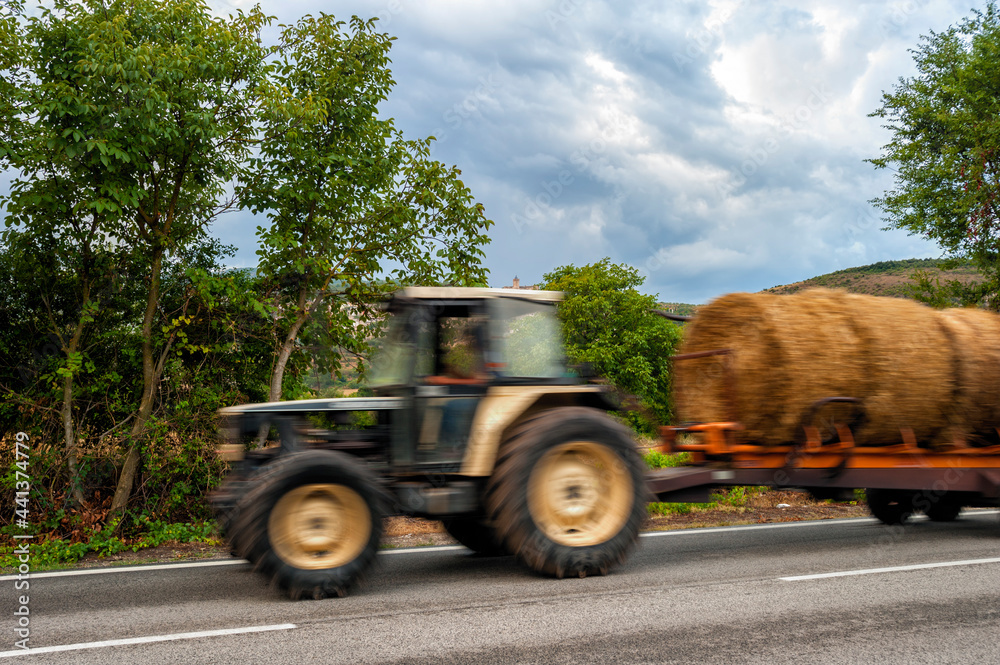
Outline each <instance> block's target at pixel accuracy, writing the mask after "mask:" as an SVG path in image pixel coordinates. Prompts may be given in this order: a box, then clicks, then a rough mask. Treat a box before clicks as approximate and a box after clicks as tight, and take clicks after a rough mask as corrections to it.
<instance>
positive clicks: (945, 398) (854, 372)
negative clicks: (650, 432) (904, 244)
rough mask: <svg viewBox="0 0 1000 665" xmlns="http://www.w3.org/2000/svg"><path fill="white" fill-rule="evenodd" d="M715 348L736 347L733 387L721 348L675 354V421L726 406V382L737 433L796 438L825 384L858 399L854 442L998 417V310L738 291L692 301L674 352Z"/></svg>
mask: <svg viewBox="0 0 1000 665" xmlns="http://www.w3.org/2000/svg"><path fill="white" fill-rule="evenodd" d="M720 348H728V349H731V350H732V352H733V355H732V366H733V368H734V370H735V389H734V390H732V389H730V388H729V387H727V379H726V374H725V372H724V371H723V360H722V358H720V357H712V358H704V359H697V360H687V361H680V362H678V363H676V366H675V370H674V377H675V390H676V404H677V409H678V413H679V415H680V419H681V421H699V422H705V421H720V420H729V419H731V418H733V416H734V413H733V408H732V407H731V406H730V404H731V398H730V392H729V391H730V390H732V392H734V393H735V415H736V416H737V417H738V419H739V420H740V421H741V422H742V423H743V424H744V425H745V426H746V432H745V435H744V436H745V439H746V440H749V441H754V442H757V443H761V444H764V445H773V444H779V443H786V442H789V441H792V440H794V439H795V436H796V434H797V429H798V426H799V424H800V422H801V420H802V417H803V415H804V414H805V413H806V412H807V410H808V409H809V407H810V406H811V405H812V404H813V403H815V402H816V401H817V400H820V399H822V398H825V397H832V396H842V397H854V398H857V399H859V400H861V401H862V402H863V403H864V405H865V408H866V410H867V412H868V416H869V420H868V424H867V425H866V426H865V427H864V428H863V429H861V430H860V431H859V432H858V433H857V439H858V443H859V445H886V444H892V443H898V442H900V440H901V439H900V428H904V427H906V428H910V429H912V430H913V432H914V434H915V436H916V438H917V440H918V441H919V442H921V444H922V445H926V446H929V447H936V446H939V445H942V444H945V443H949V442H951V441H953V440H954V439H955V437H956V436H958V437H964V436H966V435H969V434H975V433H979V432H984V431H988V430H990V428H992V427H995V426H996V425H998V424H1000V412H998V411H997V409H996V408H994V407H993V406H992V405H995V404H1000V318H998V317H996V316H995V315H992V314H988V313H985V312H976V311H968V310H963V311H954V312H948V313H942V312H938V311H936V310H933V309H931V308H929V307H926V306H923V305H920V304H918V303H915V302H912V301H907V300H900V299H897V298H878V297H873V296H861V295H854V294H848V293H846V292H843V291H832V290H828V289H811V290H808V291H802V292H798V293H795V294H792V295H787V296H776V295H773V294H747V293H738V294H731V295H728V296H723V297H722V298H719V299H718V300H716V301H714V302H712V303H711V304H709V305H706V306H705V307H702V308H701V309H700V310H699V312H698V315H697V317H696V318H695V320H694V321H692V323H691V324H689V325H688V327H687V330H686V331H685V339H684V344H683V345H682V348H681V350H680V353H690V352H696V351H704V350H709V349H720ZM835 408H837V407H830V409H829V410H828V412H827V413H824V414H823V417H824V419H829V418H831V417H834V416H836V415H838V414H836V413H835V412H834V409H835ZM840 415H841V416H843V415H844V414H843V413H841V414H840Z"/></svg>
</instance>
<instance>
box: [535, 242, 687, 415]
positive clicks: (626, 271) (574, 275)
mask: <svg viewBox="0 0 1000 665" xmlns="http://www.w3.org/2000/svg"><path fill="white" fill-rule="evenodd" d="M543 279H544V280H545V282H546V284H545V288H546V289H553V290H557V291H563V292H564V293H565V294H566V299H565V300H564V301H563V302H562V303H560V305H559V318H560V319H561V320H562V322H563V329H564V332H565V336H566V353H567V355H568V356H569V359H570V361H571V362H574V363H590V364H591V366H592V368H593V370H594V371H595V372H597V373H598V374H601V375H603V376H606V377H607V378H608V380H610V381H611V383H613V384H614V385H615V386H617V387H618V388H619V389H621V390H622V391H624V392H626V393H628V394H631V395H635V396H637V397H638V398H639V399H640V400H641V403H642V405H643V406H644V407H645V409H648V412H649V414H650V416H651V417H645V416H643V415H642V414H640V413H639V412H638V411H633V412H631V413H630V414H629V416H628V417H629V421H630V422H631V424H632V425H633V426H636V427H637V428H639V429H640V430H642V431H652V429H653V427H654V424H655V423H667V422H669V421H670V417H671V402H670V356H672V355H673V353H674V349H675V347H676V346H677V345H678V343H679V342H680V330H679V328H678V327H677V326H676V325H675V324H673V323H671V322H670V321H668V320H666V319H664V318H663V317H660V316H657V315H656V314H654V313H653V312H652V310H654V309H657V301H656V297H655V296H647V295H643V294H641V293H639V291H637V290H636V289H637V287H639V286H642V283H643V281H644V279H643V278H642V277H640V276H639V273H638V271H636V270H635V269H634V268H631V267H629V266H624V265H617V264H614V263H611V261H610V259H607V258H605V259H602V260H601V261H599V262H597V263H593V264H590V265H586V266H583V267H580V268H577V267H575V266H572V265H570V266H563V267H560V268H557V269H556V270H554V271H552V272H550V273H547V274H546V275H544V276H543Z"/></svg>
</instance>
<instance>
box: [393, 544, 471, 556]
mask: <svg viewBox="0 0 1000 665" xmlns="http://www.w3.org/2000/svg"><path fill="white" fill-rule="evenodd" d="M464 549H466V548H465V546H464V545H438V546H436V547H406V548H400V549H398V550H380V551H379V554H415V553H417V552H452V551H454V550H464Z"/></svg>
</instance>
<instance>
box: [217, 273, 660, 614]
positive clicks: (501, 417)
mask: <svg viewBox="0 0 1000 665" xmlns="http://www.w3.org/2000/svg"><path fill="white" fill-rule="evenodd" d="M560 299H561V294H559V293H557V292H552V291H538V290H514V289H492V288H457V287H409V288H405V289H403V290H401V291H399V292H397V293H395V294H394V295H393V296H392V297H391V298H390V299H389V300H388V302H387V303H386V307H387V310H388V321H387V328H386V335H385V336H384V337H383V338H381V339H380V340H379V342H378V346H379V348H378V351H377V354H376V355H375V357H374V358H373V361H372V366H371V370H370V373H369V386H370V388H371V392H372V396H368V397H346V398H335V399H307V400H297V401H286V402H271V403H265V404H249V405H243V406H235V407H230V408H226V409H223V410H222V411H221V416H222V419H223V423H224V425H223V427H224V433H225V435H226V439H227V440H226V443H225V444H224V445H223V446H222V448H223V453H224V454H225V456H226V457H227V459H229V460H231V461H232V462H233V464H232V465H231V472H230V475H229V477H228V478H227V479H226V480H225V481H224V483H223V484H222V486H221V487H220V488H219V489H218V490H216V491H215V492H214V493H213V495H212V497H211V503H212V506H213V510H214V511H215V514H216V516H217V519H218V523H219V525H220V529H221V530H222V531H223V532H224V534H225V536H226V538H227V541H228V544H229V546H230V549H231V551H232V553H233V554H235V555H236V556H239V557H243V558H245V559H247V560H248V561H249V562H250V563H251V564H253V565H254V567H255V570H257V571H259V572H260V573H262V574H263V575H265V576H266V577H267V578H268V579H269V580H270V581H271V582H272V583H274V584H275V585H276V586H277V587H278V588H280V589H281V590H283V591H284V592H285V593H287V594H288V595H289V596H290V597H292V598H296V599H297V598H325V597H333V596H343V595H345V594H346V593H347V592H348V591H349V590H350V589H351V588H352V587H353V586H354V585H355V584H356V583H357V582H358V580H360V579H362V578H363V577H364V575H365V574H366V572H369V571H370V568H371V566H372V564H373V563H374V561H375V558H376V555H377V552H378V548H379V543H380V539H381V536H382V524H383V518H384V517H386V516H389V515H411V516H418V517H424V518H429V519H434V520H440V521H441V522H442V523H443V525H444V528H445V529H446V530H447V532H448V533H449V534H450V535H451V536H453V537H454V538H455V539H456V540H457V541H459V542H460V543H462V544H463V545H465V546H466V547H468V548H469V549H471V550H473V551H474V552H477V553H479V554H481V555H513V556H514V557H516V558H517V559H518V560H519V561H520V562H522V563H523V564H524V565H526V566H527V567H528V568H530V569H531V570H534V571H537V572H538V573H541V574H544V575H551V576H555V577H559V578H562V577H570V576H572V577H585V576H587V575H594V574H597V575H603V574H605V573H606V572H607V571H608V570H609V569H610V568H612V567H613V566H615V565H616V564H619V563H621V562H622V561H623V560H624V559H625V557H626V555H627V554H628V552H629V551H630V549H631V548H632V547H633V546H634V545H635V543H636V541H637V540H638V536H639V528H640V525H641V524H642V522H643V520H644V518H645V516H646V503H647V501H648V498H649V497H648V490H647V483H646V478H645V465H644V463H643V460H642V457H641V455H640V453H639V451H638V448H637V446H636V443H635V441H634V439H633V437H632V435H631V432H630V430H629V429H628V428H627V427H625V426H624V425H623V424H621V423H620V422H619V421H618V420H617V419H616V418H614V417H613V416H612V415H611V414H612V413H613V412H615V411H617V410H619V409H620V406H619V400H618V399H617V398H616V397H615V395H614V394H613V393H612V392H611V390H610V389H609V387H608V386H606V385H602V384H600V383H596V382H588V381H586V380H584V379H582V378H580V377H579V376H578V374H579V373H577V372H574V371H573V370H571V369H570V368H569V367H568V366H567V363H566V359H565V353H564V349H563V345H562V337H561V332H560V324H559V321H558V319H557V317H556V306H557V304H558V302H559V301H560ZM262 433H266V434H267V436H266V437H263V436H261V434H262ZM262 438H266V439H267V441H270V443H268V444H267V445H264V446H263V447H260V446H258V445H256V444H257V442H258V441H259V440H261V439H262Z"/></svg>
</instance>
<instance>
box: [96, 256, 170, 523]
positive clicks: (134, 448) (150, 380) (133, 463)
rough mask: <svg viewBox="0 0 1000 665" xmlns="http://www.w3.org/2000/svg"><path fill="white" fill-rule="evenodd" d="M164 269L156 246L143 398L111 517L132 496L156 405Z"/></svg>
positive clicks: (148, 303) (146, 329)
mask: <svg viewBox="0 0 1000 665" xmlns="http://www.w3.org/2000/svg"><path fill="white" fill-rule="evenodd" d="M162 267H163V249H162V248H160V247H157V248H156V249H155V250H154V251H153V260H152V262H151V264H150V284H149V295H148V297H147V299H146V313H145V315H144V316H143V319H142V399H141V400H140V401H139V411H138V412H137V413H136V417H135V422H134V423H132V431H131V432H130V433H129V438H128V440H129V450H128V455H126V456H125V464H124V466H122V472H121V474H120V475H119V476H118V486H117V487H116V488H115V496H114V498H113V499H112V500H111V512H110V513H109V514H108V517H109V518H111V517H114V516H115V515H118V514H120V513H121V512H122V511H124V510H125V506H126V505H128V500H129V497H130V496H131V495H132V486H133V485H134V484H135V475H136V472H137V471H138V469H139V462H140V461H141V459H140V457H141V455H140V453H139V439H140V438H141V437H142V436H143V435H144V433H145V430H146V422H147V421H148V420H149V417H150V416H151V415H152V413H153V404H154V403H155V401H156V384H157V381H158V379H159V372H157V371H156V366H155V364H154V362H153V323H154V321H155V318H156V308H157V306H158V305H159V300H160V272H161V269H162Z"/></svg>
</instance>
